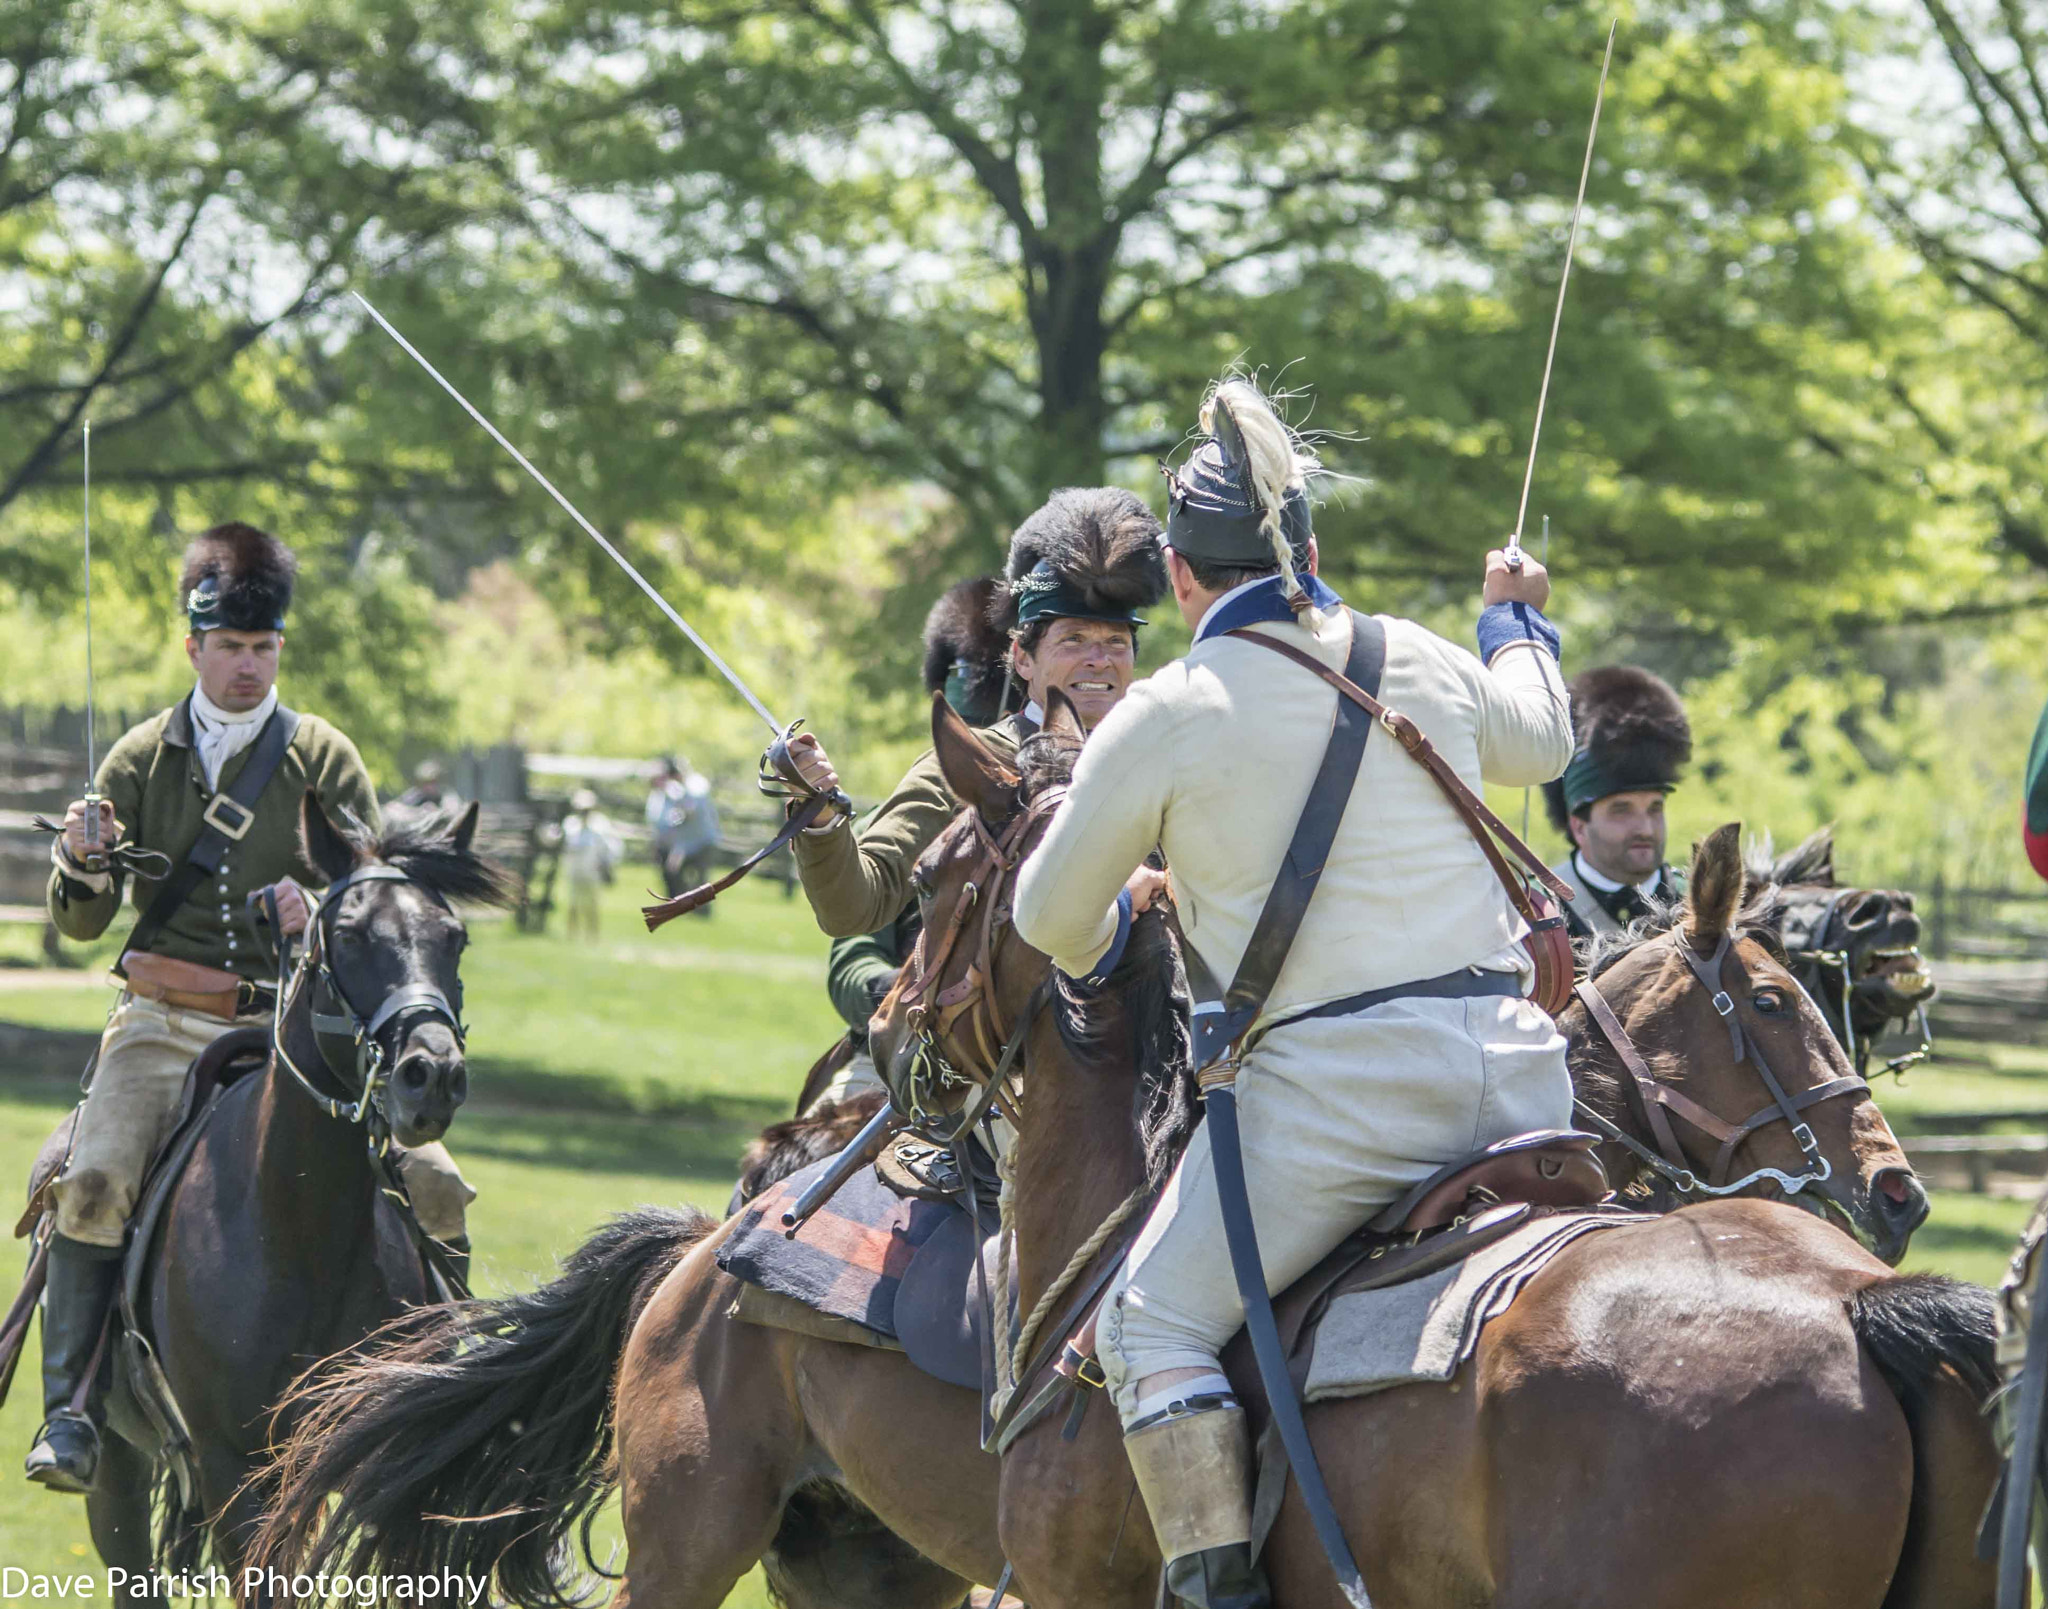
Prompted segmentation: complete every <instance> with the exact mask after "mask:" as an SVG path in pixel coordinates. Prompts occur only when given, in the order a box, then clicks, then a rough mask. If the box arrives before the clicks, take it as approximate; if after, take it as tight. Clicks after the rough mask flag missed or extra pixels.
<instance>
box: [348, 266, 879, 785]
mask: <svg viewBox="0 0 2048 1609" xmlns="http://www.w3.org/2000/svg"><path fill="white" fill-rule="evenodd" d="M349 294H350V295H351V296H353V297H354V298H355V299H356V300H357V301H358V302H361V303H362V304H363V311H364V312H365V313H368V314H369V315H370V317H371V318H373V319H375V320H376V321H377V326H378V328H379V329H381V330H383V332H384V333H385V334H386V335H388V336H390V337H391V339H392V340H394V341H396V342H397V343H398V345H399V347H400V349H401V350H403V351H404V353H405V355H406V356H407V357H409V358H411V359H412V360H413V362H415V363H417V364H418V365H419V366H420V367H421V368H423V369H425V370H426V371H427V373H428V375H429V376H430V377H431V378H432V379H433V381H434V383H435V384H436V385H438V386H439V387H440V388H441V389H442V390H443V391H445V392H447V393H448V395H449V396H451V397H453V398H454V399H455V400H456V402H457V403H458V404H459V405H460V406H461V408H462V411H463V412H464V413H466V414H468V415H469V416H470V418H472V419H474V420H475V421H476V422H477V423H478V424H480V425H482V426H483V427H484V433H485V434H486V435H488V436H489V437H490V438H491V440H493V441H495V442H496V443H497V444H498V445H499V446H500V447H503V448H504V449H505V451H506V452H508V453H510V454H511V455H512V461H513V462H514V463H516V464H517V465H518V466H519V467H520V468H521V469H523V470H525V471H526V473H527V474H528V475H530V476H532V477H533V479H534V481H535V482H536V484H538V485H539V487H540V489H541V490H542V491H544V492H546V493H547V494H548V496H550V497H552V498H553V499H554V500H555V501H556V502H557V503H559V504H560V505H561V506H562V512H563V513H565V514H567V515H568V516H569V518H570V519H572V520H574V521H575V522H576V523H577V524H578V525H579V526H581V527H582V529H583V534H584V535H586V536H588V537H589V538H590V539H591V541H593V542H595V543H596V544H597V545H598V546H599V547H601V548H603V549H604V551H605V555H606V557H608V558H609V559H610V560H611V561H612V563H614V564H616V565H617V566H618V567H619V568H620V569H621V570H623V571H625V572H626V574H627V576H628V577H629V578H630V579H631V580H632V582H633V584H634V585H635V586H636V587H638V588H639V589H640V590H641V591H642V592H644V593H646V594H647V596H648V597H649V598H650V599H651V600H652V601H653V603H654V606H655V608H657V609H659V610H660V611H661V612H662V613H663V614H665V615H667V616H668V618H669V620H670V621H671V622H672V623H673V624H674V626H675V628H676V629H677V630H678V631H680V632H681V633H682V634H683V635H684V636H685V637H687V638H689V639H690V641H691V642H692V643H694V644H696V646H697V651H698V652H699V653H701V654H702V655H703V656H704V657H705V658H706V659H708V660H710V661H711V663H712V664H713V665H714V666H715V667H717V670H718V673H719V674H720V675H721V676H723V677H724V678H725V679H726V680H727V681H728V682H730V683H731V684H732V686H733V690H734V691H735V692H737V693H738V694H739V695H740V697H741V698H744V699H745V700H746V701H747V703H748V704H750V705H751V706H752V707H753V710H754V713H755V714H756V715H758V716H760V717H761V719H762V720H764V721H766V722H767V723H768V730H769V731H771V732H773V733H774V734H775V741H774V742H773V743H771V744H769V746H768V756H767V758H768V763H769V764H770V765H771V766H773V767H774V769H775V771H776V773H777V774H778V775H779V776H780V777H781V778H782V780H783V781H785V782H788V783H791V784H793V785H794V786H795V787H797V788H798V789H800V790H801V791H802V792H803V794H804V795H805V796H806V797H809V796H810V795H812V794H814V793H816V792H817V790H816V789H815V788H813V787H811V786H810V785H809V784H808V783H806V782H805V781H804V780H803V776H802V774H801V773H800V772H798V770H797V769H796V764H795V762H794V761H793V760H792V759H791V758H790V755H789V741H790V739H791V738H792V737H794V736H795V735H796V729H797V728H798V727H799V726H801V725H803V722H802V721H801V720H795V721H791V722H790V723H789V724H788V725H786V726H785V725H784V724H783V723H782V722H781V721H778V720H777V719H776V718H775V717H774V716H773V715H771V714H770V713H769V712H768V706H767V705H766V704H763V703H762V702H761V700H760V699H759V698H757V697H755V695H754V690H753V689H752V688H751V687H749V686H748V685H747V684H746V683H745V682H743V681H741V680H740V677H739V673H738V672H737V671H735V670H734V669H733V668H732V666H730V665H728V664H727V663H726V662H725V661H724V660H723V659H721V658H720V657H719V654H718V650H717V649H715V648H713V647H712V646H711V644H709V643H708V642H706V641H705V640H704V639H703V638H702V637H700V636H699V635H698V634H697V630H696V628H695V627H694V626H692V625H691V624H690V623H689V621H687V620H685V619H684V618H683V617H682V616H681V615H680V614H678V613H677V612H676V610H675V606H674V605H673V604H671V603H670V602H669V601H668V599H666V598H664V597H663V596H662V595H661V594H660V593H659V592H657V591H656V590H655V588H654V584H653V583H652V582H651V581H649V580H648V579H647V577H645V576H644V575H642V574H641V573H640V572H639V571H638V570H636V569H634V568H633V565H632V562H631V561H630V560H629V559H628V558H627V557H626V556H625V554H623V553H621V552H620V551H619V550H618V549H617V548H615V547H614V546H612V544H611V543H610V542H609V541H608V540H606V538H605V534H604V532H602V531H600V530H599V529H598V528H597V527H596V526H595V525H592V524H591V523H590V521H589V520H587V519H585V518H584V517H583V513H582V511H581V510H580V509H578V508H577V507H576V505H575V504H574V503H572V502H570V501H569V499H568V498H566V497H564V496H563V495H562V494H561V492H560V491H559V490H558V489H557V488H556V486H555V483H554V482H553V481H551V480H549V479H548V478H547V476H545V475H543V474H542V473H541V472H540V471H539V470H538V469H535V468H534V467H533V461H532V460H531V459H530V458H528V457H527V456H526V454H524V453H523V452H521V451H520V450H519V449H518V448H517V447H515V446H513V445H512V443H511V442H509V441H507V440H506V439H505V436H504V433H503V432H502V431H500V430H499V429H498V427H497V426H496V425H494V424H492V423H491V422H490V420H488V419H486V418H485V417H484V416H483V415H482V414H481V413H480V412H478V410H477V408H476V405H475V404H474V403H472V402H471V401H470V400H469V398H467V397H465V396H464V395H463V394H462V393H461V392H460V391H458V390H456V389H455V387H454V386H453V385H451V384H449V382H448V378H447V376H446V375H444V374H442V372H441V371H440V370H439V369H437V368H435V367H434V366H433V364H431V363H429V362H428V361H427V360H426V358H425V357H424V356H422V355H421V352H420V349H419V348H418V347H416V346H414V345H413V344H412V342H410V341H408V340H407V339H406V338H405V337H404V336H403V335H400V334H399V333H398V330H397V329H396V327H394V326H393V324H392V322H391V320H389V319H388V318H386V317H385V316H384V315H383V314H382V313H380V312H378V311H377V309H376V308H375V307H373V306H371V305H370V299H369V298H368V297H367V296H365V295H364V294H363V293H362V292H361V291H350V292H349ZM826 797H827V799H829V800H830V801H831V803H832V804H834V805H835V806H837V807H838V808H840V809H843V810H844V811H845V812H846V813H847V814H848V815H851V814H852V813H853V801H852V800H850V799H848V798H847V797H846V795H845V793H844V792H842V791H841V790H839V789H837V788H835V789H833V790H832V792H831V793H830V794H828V795H826Z"/></svg>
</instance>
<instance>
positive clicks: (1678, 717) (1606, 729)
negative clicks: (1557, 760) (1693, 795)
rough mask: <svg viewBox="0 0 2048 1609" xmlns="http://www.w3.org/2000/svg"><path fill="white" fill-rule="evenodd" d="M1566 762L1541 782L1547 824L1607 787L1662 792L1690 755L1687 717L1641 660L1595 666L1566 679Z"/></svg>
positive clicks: (1560, 826)
mask: <svg viewBox="0 0 2048 1609" xmlns="http://www.w3.org/2000/svg"><path fill="white" fill-rule="evenodd" d="M1571 695H1572V731H1573V733H1574V735H1575V736H1576V739H1577V744H1576V748H1575V751H1574V753H1573V755H1572V761H1571V764H1570V765H1568V766H1566V767H1565V771H1564V775H1563V776H1562V777H1560V778H1558V779H1557V780H1556V781H1555V782H1546V783H1545V784H1544V785H1543V802H1544V803H1545V805H1547V806H1548V807H1549V811H1550V821H1551V825H1552V826H1554V827H1556V828H1557V830H1558V831H1559V832H1564V831H1566V830H1567V829H1566V827H1565V821H1566V818H1567V817H1569V816H1570V815H1571V813H1572V812H1573V811H1575V810H1583V809H1584V808H1585V807H1586V806H1587V805H1590V804H1592V803H1594V802H1595V801H1597V800H1600V799H1604V798H1606V797H1607V796H1608V795H1609V794H1611V793H1633V792H1636V791H1638V790H1642V789H1650V788H1655V789H1657V790H1659V791H1661V792H1664V793H1669V792H1670V791H1671V790H1672V789H1673V788H1674V787H1676V786H1677V785H1678V774H1679V772H1680V771H1681V770H1683V769H1684V767H1685V762H1686V761H1687V760H1689V759H1691V758H1692V723H1691V722H1690V721H1688V720H1687V719H1686V718H1685V706H1684V705H1683V704H1682V703H1680V702H1679V699H1678V695H1677V694H1676V693H1675V692H1673V691H1672V690H1671V686H1670V684H1669V683H1668V682H1666V681H1665V680H1664V679H1663V678H1662V677H1660V676H1653V675H1652V674H1651V673H1650V672H1649V671H1646V670H1644V669H1643V668H1642V667H1641V666H1640V665H1600V666H1596V667H1595V668H1594V669H1592V670H1587V671H1581V672H1580V673H1579V674H1578V675H1577V676H1575V677H1573V678H1572V682H1571Z"/></svg>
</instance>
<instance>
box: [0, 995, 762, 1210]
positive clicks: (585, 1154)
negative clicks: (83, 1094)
mask: <svg viewBox="0 0 2048 1609" xmlns="http://www.w3.org/2000/svg"><path fill="white" fill-rule="evenodd" d="M98 1042H99V1036H98V1035H97V1034H93V1033H79V1032H71V1031H65V1030H58V1029H47V1028H32V1027H25V1026H23V1025H21V1024H16V1023H0V1091H4V1092H5V1094H6V1095H7V1097H8V1098H9V1099H10V1100H17V1101H24V1102H29V1103H33V1104H35V1105H47V1106H49V1107H51V1108H53V1109H55V1110H59V1111H61V1110H62V1109H63V1108H65V1107H67V1106H71V1105H74V1104H76V1102H77V1100H78V1098H79V1091H78V1075H79V1073H80V1071H81V1070H82V1069H83V1068H84V1066H85V1063H86V1058H87V1057H88V1056H90V1055H91V1054H92V1051H93V1047H94V1046H95V1045H96V1044H98ZM471 1075H472V1082H471V1086H470V1087H471V1089H472V1090H473V1091H474V1094H473V1096H472V1098H471V1100H470V1102H469V1104H468V1105H467V1106H466V1107H465V1108H464V1109H463V1111H462V1113H461V1114H460V1115H459V1116H458V1117H457V1118H456V1120H455V1126H454V1128H453V1129H451V1130H450V1131H449V1143H450V1145H451V1146H452V1147H453V1148H455V1149H456V1150H457V1151H458V1152H459V1153H461V1154H463V1155H481V1156H490V1157H497V1158H501V1159H503V1160H505V1161H512V1162H538V1163H545V1164H548V1165H549V1166H553V1167H563V1168H574V1169H576V1170H578V1171H580V1172H590V1173H628V1172H630V1173H643V1174H651V1175H654V1176H656V1177H660V1178H693V1179H702V1178H706V1177H712V1178H729V1177H732V1176H734V1175H735V1174H736V1173H737V1171H738V1162H739V1157H740V1153H741V1152H742V1151H744V1150H745V1149H746V1148H747V1145H748V1143H749V1142H750V1141H751V1140H752V1139H753V1138H754V1136H755V1135H757V1134H759V1133H760V1132H761V1130H762V1129H764V1128H766V1127H767V1126H768V1125H769V1124H770V1123H774V1122H777V1121H779V1120H781V1119H782V1118H785V1117H787V1116H789V1105H788V1103H787V1102H786V1101H784V1100H781V1099H767V1098H763V1097H758V1096H742V1095H719V1094H712V1093H709V1092H693V1091H678V1090H676V1089H675V1088H673V1087H672V1086H663V1085H661V1084H659V1083H657V1082H656V1081H654V1080H652V1079H645V1080H642V1079H635V1078H630V1077H623V1076H621V1077H607V1076H604V1075H591V1074H587V1073H557V1072H553V1071H551V1070H549V1069H547V1068H541V1067H533V1066H527V1065H522V1064H520V1063H517V1062H509V1061H505V1060H502V1059H500V1058H497V1057H481V1058H479V1059H478V1060H477V1061H476V1062H474V1063H472V1064H471ZM792 1094H794V1091H792Z"/></svg>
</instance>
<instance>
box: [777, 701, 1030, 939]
mask: <svg viewBox="0 0 2048 1609" xmlns="http://www.w3.org/2000/svg"><path fill="white" fill-rule="evenodd" d="M1035 730H1036V728H1035V727H1033V726H1030V725H1027V724H1026V723H1025V721H1024V719H1023V717H1022V716H1021V715H1006V716H1005V717H1003V719H1002V720H1000V721H998V722H997V723H996V724H995V725H994V726H991V727H987V728H984V729H983V730H982V731H981V732H979V733H978V734H977V735H978V736H979V737H980V738H981V740H982V742H984V743H986V744H987V745H988V746H989V748H990V749H991V750H992V751H993V752H994V753H995V754H997V755H999V756H1000V757H1001V758H1003V759H1005V760H1007V759H1010V758H1011V757H1012V756H1014V755H1015V754H1016V752H1017V750H1018V748H1019V747H1021V746H1022V744H1023V742H1024V739H1025V738H1026V737H1028V736H1029V735H1030V734H1031V733H1032V732H1033V731H1035ZM959 808H960V803H959V801H958V800H957V799H955V798H954V797H953V790H952V789H951V788H949V787H947V786H946V779H945V777H944V776H943V775H942V774H941V773H940V771H939V757H938V755H937V754H935V753H934V752H932V751H931V750H929V749H927V750H926V751H925V752H924V753H923V754H922V755H920V756H919V757H918V761H917V763H916V764H915V765H913V766H912V767H911V768H910V769H909V770H908V771H907V772H905V773H904V776H903V780H902V781H901V782H899V783H897V784H896V791H895V792H893V793H891V794H890V795H889V797H888V798H886V799H884V800H883V801H882V802H881V803H880V804H879V805H877V806H876V807H875V809H874V810H873V811H871V812H870V813H869V814H868V816H867V817H866V818H865V819H864V820H863V821H862V822H861V823H860V825H859V826H858V827H856V826H855V825H854V824H853V823H851V822H849V821H848V820H846V818H845V817H843V816H842V817H840V818H838V819H837V820H836V821H835V822H834V823H833V825H832V826H831V827H829V828H827V829H826V830H825V831H823V832H806V833H799V834H798V835H797V840H796V870H797V875H798V876H799V877H801V878H802V879H803V884H804V895H805V897H806V898H808V899H809V900H810V902H811V911H812V914H813V915H815V916H816V917H817V918H818V926H819V927H821V928H823V929H824V931H825V932H826V933H827V934H828V935H830V936H831V937H832V938H835V939H850V938H853V937H854V936H856V935H857V934H862V933H872V932H874V931H875V930H876V929H877V928H881V927H887V926H888V925H889V924H891V923H892V922H894V921H895V920H896V918H897V916H898V915H900V914H901V913H902V910H903V907H904V906H905V905H907V904H909V903H910V871H911V868H912V867H913V866H915V865H916V864H917V857H918V856H920V855H922V854H923V853H924V852H925V850H927V849H928V848H930V847H931V844H932V841H933V840H934V839H935V838H937V837H938V836H939V834H940V833H941V832H943V831H945V828H946V823H947V822H949V821H951V820H952V819H953V817H954V814H955V813H956V812H957V811H958V810H959Z"/></svg>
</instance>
